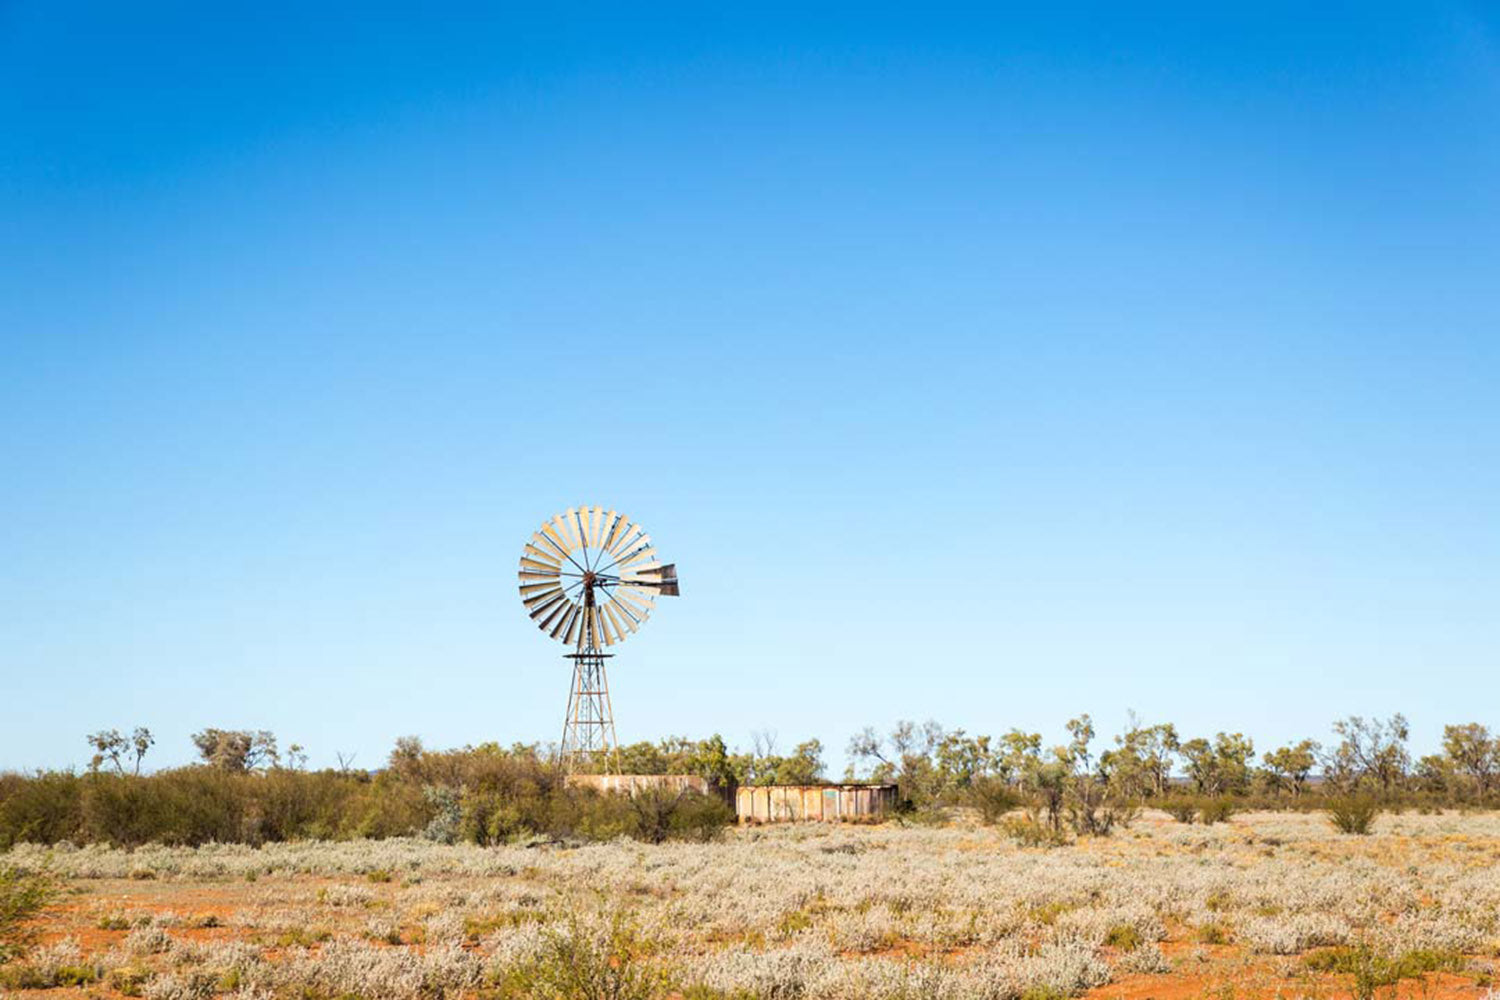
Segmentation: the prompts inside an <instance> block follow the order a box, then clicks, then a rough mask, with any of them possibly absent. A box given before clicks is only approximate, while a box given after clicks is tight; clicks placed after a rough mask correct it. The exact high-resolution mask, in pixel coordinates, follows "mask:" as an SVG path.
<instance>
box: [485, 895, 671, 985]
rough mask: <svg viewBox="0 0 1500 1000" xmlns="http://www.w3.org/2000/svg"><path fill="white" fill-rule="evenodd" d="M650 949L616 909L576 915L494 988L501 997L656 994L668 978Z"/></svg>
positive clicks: (551, 932) (548, 937)
mask: <svg viewBox="0 0 1500 1000" xmlns="http://www.w3.org/2000/svg"><path fill="white" fill-rule="evenodd" d="M652 950H653V949H652V948H651V946H650V943H649V942H645V941H642V940H641V939H640V938H639V937H638V936H637V935H636V933H635V932H634V930H633V929H632V928H631V927H630V926H629V925H628V924H627V923H625V921H624V920H623V919H622V918H620V917H619V916H618V915H617V916H616V917H615V918H614V919H613V920H612V921H610V922H609V923H608V924H598V925H586V924H584V923H582V922H580V921H579V920H577V919H574V920H573V921H571V922H570V923H569V925H568V927H567V928H566V929H565V930H554V931H550V932H549V933H548V935H547V939H546V943H545V944H544V946H543V947H542V950H541V953H540V954H539V955H538V956H537V957H536V958H535V959H534V960H532V961H531V962H529V963H527V964H525V965H523V966H521V967H518V968H514V969H511V970H509V971H508V972H507V973H506V974H505V976H504V978H503V980H502V981H501V982H499V983H497V984H495V985H496V990H495V992H496V993H497V994H498V995H499V996H500V997H502V998H505V1000H523V998H524V1000H655V998H658V997H662V996H665V995H666V992H667V988H668V982H667V979H666V977H665V976H664V974H663V973H662V972H661V971H660V970H657V969H655V968H653V967H652V966H651V965H650V964H649V963H648V962H647V961H646V960H645V958H646V956H647V955H648V954H649V953H650V952H651V951H652Z"/></svg>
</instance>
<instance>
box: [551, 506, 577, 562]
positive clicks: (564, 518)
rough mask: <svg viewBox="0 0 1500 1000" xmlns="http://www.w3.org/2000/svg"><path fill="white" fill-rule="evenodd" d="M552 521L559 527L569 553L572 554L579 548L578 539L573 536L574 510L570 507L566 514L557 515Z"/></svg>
mask: <svg viewBox="0 0 1500 1000" xmlns="http://www.w3.org/2000/svg"><path fill="white" fill-rule="evenodd" d="M552 521H553V523H554V524H556V525H557V527H558V530H559V531H561V532H562V537H563V538H564V539H565V540H566V541H567V543H568V551H569V552H572V551H573V550H574V549H576V548H578V539H577V538H576V537H574V535H573V508H572V507H569V508H568V509H567V512H566V513H563V514H559V515H557V516H556V517H555V518H553V519H552Z"/></svg>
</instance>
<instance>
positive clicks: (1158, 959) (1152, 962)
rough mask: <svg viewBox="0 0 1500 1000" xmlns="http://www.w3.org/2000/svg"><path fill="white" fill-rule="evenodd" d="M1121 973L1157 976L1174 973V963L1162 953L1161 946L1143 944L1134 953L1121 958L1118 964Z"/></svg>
mask: <svg viewBox="0 0 1500 1000" xmlns="http://www.w3.org/2000/svg"><path fill="white" fill-rule="evenodd" d="M1116 966H1117V968H1119V970H1120V971H1121V972H1144V973H1147V974H1153V975H1154V974H1157V973H1163V972H1171V971H1172V963H1171V962H1170V961H1168V960H1167V956H1165V955H1163V954H1162V952H1161V946H1160V945H1156V944H1143V945H1141V946H1140V947H1139V948H1136V949H1135V950H1134V951H1128V952H1126V953H1125V954H1124V955H1123V956H1121V958H1120V961H1119V962H1118V963H1116Z"/></svg>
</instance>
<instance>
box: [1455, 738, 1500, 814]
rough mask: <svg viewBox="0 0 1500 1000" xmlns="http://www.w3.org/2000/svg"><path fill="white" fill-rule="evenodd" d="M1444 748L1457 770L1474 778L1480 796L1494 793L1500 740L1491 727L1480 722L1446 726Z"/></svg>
mask: <svg viewBox="0 0 1500 1000" xmlns="http://www.w3.org/2000/svg"><path fill="white" fill-rule="evenodd" d="M1443 752H1444V753H1445V754H1447V756H1448V759H1449V760H1450V761H1452V762H1453V769H1454V770H1455V771H1457V772H1458V773H1459V774H1462V775H1465V776H1467V777H1468V778H1469V779H1470V780H1471V781H1473V782H1474V785H1475V787H1476V788H1477V789H1478V790H1479V795H1480V797H1485V796H1488V795H1489V794H1490V790H1491V789H1492V788H1494V786H1495V779H1496V775H1497V774H1500V741H1497V740H1496V739H1495V738H1494V737H1493V736H1492V735H1490V730H1489V727H1487V726H1481V725H1480V724H1479V723H1477V722H1470V723H1467V724H1466V725H1462V726H1444V727H1443Z"/></svg>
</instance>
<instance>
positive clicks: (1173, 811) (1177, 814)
mask: <svg viewBox="0 0 1500 1000" xmlns="http://www.w3.org/2000/svg"><path fill="white" fill-rule="evenodd" d="M1161 807H1162V808H1163V809H1165V810H1166V811H1167V812H1168V813H1169V814H1170V815H1171V817H1172V818H1173V819H1175V820H1176V821H1177V822H1179V823H1191V822H1192V821H1193V820H1194V818H1196V817H1197V815H1198V802H1197V800H1196V799H1193V798H1190V797H1188V796H1186V795H1173V796H1169V797H1168V798H1164V799H1162V802H1161Z"/></svg>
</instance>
